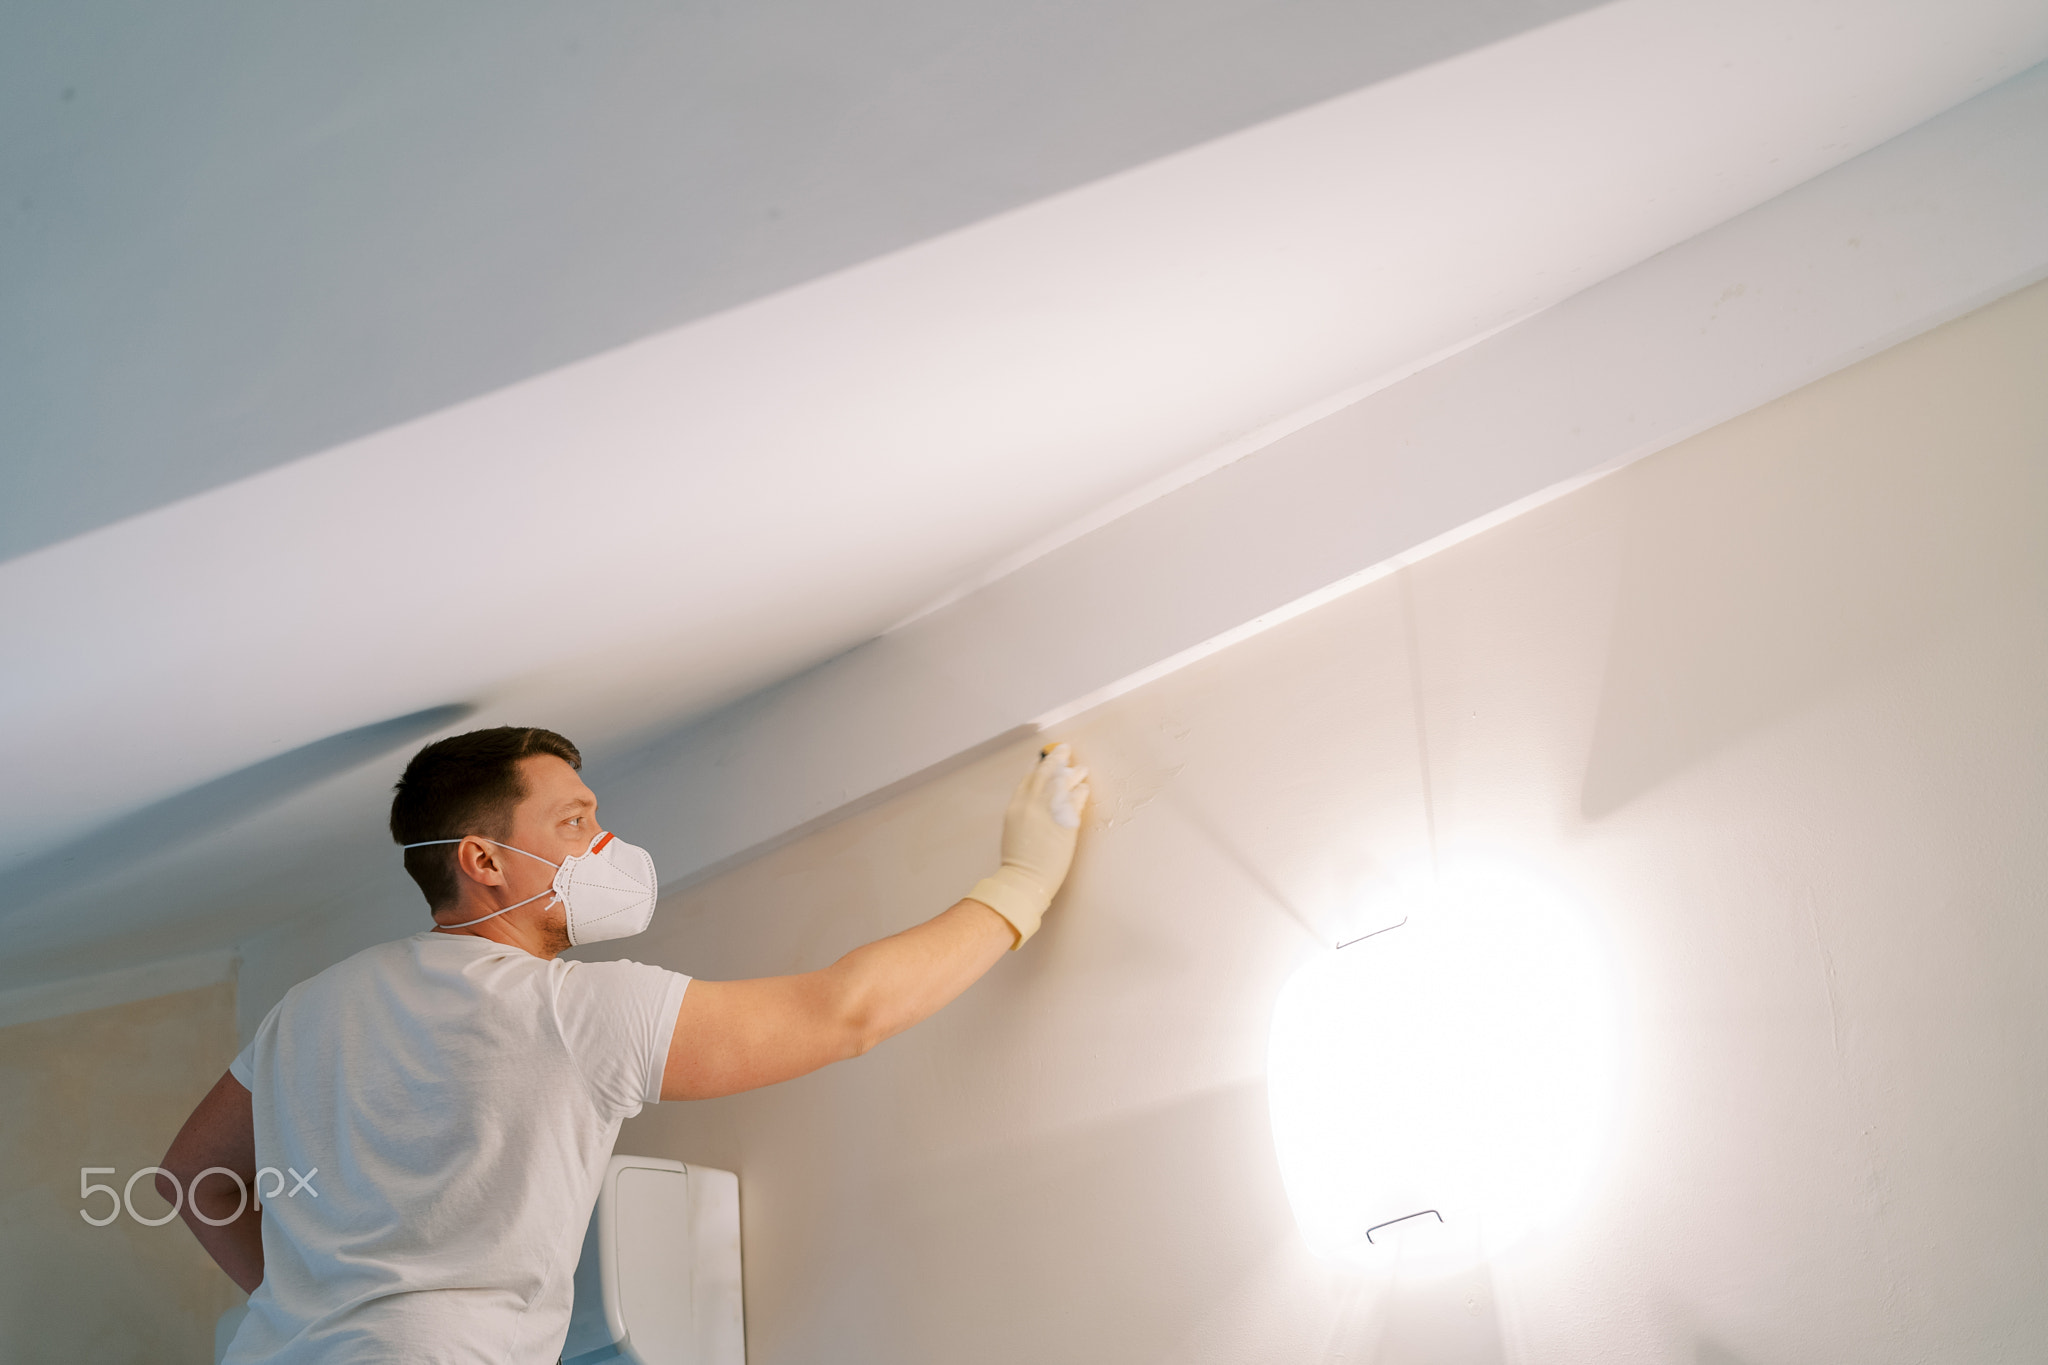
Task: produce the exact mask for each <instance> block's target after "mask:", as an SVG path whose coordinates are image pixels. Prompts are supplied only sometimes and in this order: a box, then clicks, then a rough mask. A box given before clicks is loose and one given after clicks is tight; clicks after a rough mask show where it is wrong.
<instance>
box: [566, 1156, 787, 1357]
mask: <svg viewBox="0 0 2048 1365" xmlns="http://www.w3.org/2000/svg"><path fill="white" fill-rule="evenodd" d="M746 1357H747V1352H746V1331H745V1325H744V1316H743V1312H742V1307H741V1299H740V1182H739V1177H738V1176H736V1175H734V1174H733V1173H732V1172H730V1171H715V1170H712V1169H710V1168H709V1167H706V1166H686V1165H684V1164H683V1163H682V1162H680V1161H669V1160H665V1159H664V1158H661V1157H646V1156H614V1157H613V1158H612V1159H611V1164H610V1165H609V1166H608V1167H606V1169H605V1173H604V1185H603V1187H602V1188H601V1189H600V1190H599V1191H598V1196H597V1208H596V1209H595V1210H594V1211H593V1212H592V1214H591V1216H590V1229H589V1231H588V1232H587V1233H586V1234H585V1235H584V1239H583V1256H582V1259H581V1260H579V1261H578V1262H577V1265H576V1306H575V1308H574V1309H573V1310H572V1311H571V1313H570V1316H569V1335H568V1338H567V1340H565V1341H564V1342H563V1344H562V1360H563V1362H564V1365H598V1362H600V1361H610V1360H619V1361H626V1362H629V1365H745V1361H746Z"/></svg>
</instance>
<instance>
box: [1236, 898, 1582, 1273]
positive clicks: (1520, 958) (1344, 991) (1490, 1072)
mask: <svg viewBox="0 0 2048 1365" xmlns="http://www.w3.org/2000/svg"><path fill="white" fill-rule="evenodd" d="M1404 913H1405V915H1406V917H1407V918H1406V922H1405V923H1403V924H1401V925H1400V927H1398V928H1394V929H1389V930H1387V931H1386V932H1383V933H1378V934H1375V935H1373V936H1372V937H1370V938H1366V939H1364V940H1362V941H1359V942H1355V943H1352V944H1351V945H1350V946H1348V947H1344V948H1341V949H1337V950H1334V951H1327V952H1325V953H1323V954H1321V955H1320V956H1318V957H1316V958H1314V959H1312V960H1310V961H1309V962H1308V963H1306V964H1305V965H1304V966H1302V967H1301V969H1300V970H1298V971H1297V972H1296V973H1295V974H1294V976H1293V977H1292V978H1291V979H1290V980H1289V981H1288V983H1287V985H1286V987H1285V988H1284V989H1283V990H1282V991H1281V993H1280V1000H1279V1003H1278V1005H1277V1006H1276V1007H1275V1010H1274V1015H1273V1032H1272V1038H1271V1043H1270V1050H1269V1053H1268V1068H1267V1084H1268V1093H1269V1097H1270V1103H1271V1106H1272V1117H1273V1140H1274V1146H1275V1148H1276V1149H1277V1151H1278V1154H1279V1159H1280V1171H1281V1175H1282V1178H1283V1179H1284V1181H1285V1183H1286V1186H1287V1194H1288V1199H1289V1201H1290V1202H1291V1203H1292V1204H1293V1206H1294V1215H1295V1219H1296V1221H1297V1222H1298V1223H1299V1224H1300V1227H1301V1232H1302V1236H1303V1237H1304V1238H1305V1239H1306V1240H1307V1242H1308V1244H1309V1246H1310V1248H1311V1249H1313V1250H1314V1251H1315V1252H1316V1253H1318V1254H1319V1255H1322V1256H1325V1257H1329V1258H1332V1259H1335V1260H1338V1261H1341V1262H1345V1263H1349V1264H1352V1265H1356V1266H1360V1267H1366V1266H1371V1265H1376V1264H1377V1265H1384V1266H1388V1267H1391V1266H1393V1265H1394V1264H1395V1263H1396V1262H1397V1261H1398V1264H1399V1266H1400V1268H1401V1271H1402V1273H1403V1274H1409V1273H1414V1272H1417V1271H1420V1272H1422V1273H1424V1274H1428V1273H1431V1272H1449V1271H1452V1270H1456V1269H1461V1268H1464V1267H1468V1266H1471V1265H1473V1264H1476V1263H1478V1262H1479V1261H1481V1260H1484V1259H1487V1258H1490V1257H1492V1256H1496V1255H1498V1254H1500V1253H1501V1252H1502V1251H1505V1250H1506V1249H1507V1248H1508V1247H1510V1246H1512V1245H1514V1244H1515V1243H1517V1242H1519V1241H1522V1240H1523V1239H1524V1238H1526V1237H1527V1236H1528V1235H1529V1234H1531V1233H1532V1232H1535V1231H1537V1230H1538V1229H1540V1228H1542V1227H1544V1226H1546V1225H1550V1224H1554V1223H1555V1222H1557V1221H1558V1220H1559V1219H1561V1218H1563V1217H1564V1216H1566V1215H1567V1214H1569V1213H1570V1211H1571V1209H1572V1207H1573V1205H1574V1204H1575V1203H1576V1202H1577V1200H1578V1198H1579V1196H1580V1195H1581V1193H1582V1192H1583V1191H1584V1189H1585V1187H1586V1184H1587V1181H1588V1179H1589V1178H1590V1176H1591V1175H1592V1173H1593V1170H1594V1167H1595V1165H1596V1164H1597V1162H1598V1160H1599V1157H1600V1153H1601V1151H1602V1148H1603V1147H1604V1145H1605V1141H1606V1138H1607V1135H1608V1129H1609V1126H1610V1123H1611V1120H1612V1117H1613V1113H1614V1110H1615V1088H1616V1081H1617V1065H1616V1064H1617V1052H1618V1048H1617V1043H1618V1030H1617V1027H1616V992H1615V990H1614V986H1613V980H1612V972H1611V970H1610V968H1609V967H1608V964H1607V960H1606V955H1605V954H1604V953H1603V952H1602V950H1601V945H1600V943H1599V941H1598V939H1597V938H1596V937H1595V935H1594V934H1593V933H1592V931H1591V928H1590V926H1589V925H1588V924H1587V922H1586V919H1585V917H1584V915H1583V914H1581V913H1579V912H1578V911H1576V910H1575V909H1574V907H1573V906H1572V905H1571V904H1570V903H1569V901H1568V900H1566V899H1565V898H1564V897H1562V896H1561V895H1559V894H1558V893H1557V892H1556V891H1555V890H1552V889H1550V888H1547V887H1546V886H1544V885H1543V884H1542V883H1541V882H1540V881H1538V880H1537V879H1535V878H1532V877H1529V876H1526V875H1520V874H1517V873H1515V872H1513V871H1511V870H1506V869H1502V868H1498V867H1493V868H1478V867H1474V868H1468V869H1465V870H1461V871H1459V872H1456V873H1454V874H1452V875H1450V876H1447V877H1446V878H1444V879H1443V880H1441V881H1440V882H1439V883H1438V884H1437V885H1436V886H1435V887H1433V888H1430V889H1429V890H1427V891H1425V892H1419V893H1416V894H1413V895H1410V896H1407V897H1404V898H1402V899H1401V903H1400V904H1399V905H1398V906H1396V907H1395V908H1394V910H1393V914H1392V916H1390V917H1389V918H1392V919H1395V920H1398V919H1400V917H1401V916H1402V915H1403V914H1404Z"/></svg>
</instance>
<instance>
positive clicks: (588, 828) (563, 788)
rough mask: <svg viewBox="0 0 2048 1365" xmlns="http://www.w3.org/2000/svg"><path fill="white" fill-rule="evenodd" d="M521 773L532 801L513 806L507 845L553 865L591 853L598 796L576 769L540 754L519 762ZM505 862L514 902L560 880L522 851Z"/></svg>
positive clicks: (558, 910)
mask: <svg viewBox="0 0 2048 1365" xmlns="http://www.w3.org/2000/svg"><path fill="white" fill-rule="evenodd" d="M519 775H520V778H521V779H522V780H523V781H524V782H525V784H526V799H525V800H524V801H521V802H520V803H519V804H518V805H517V806H515V807H513V810H512V832H511V834H510V835H508V836H507V837H506V839H505V842H506V843H508V844H510V845H512V847H513V848H521V849H525V850H526V851H527V852H528V853H532V854H537V855H538V856H539V857H541V858H546V859H547V860H548V862H553V863H559V862H561V861H562V860H563V859H565V858H573V857H575V856H576V855H577V854H579V853H582V852H584V851H585V850H586V849H588V848H589V847H590V841H591V839H593V838H594V837H596V834H597V797H596V796H595V795H594V794H592V792H591V790H590V788H588V787H586V786H584V785H583V779H582V778H580V777H578V776H577V775H576V770H575V769H574V768H572V767H570V766H569V765H568V764H567V763H564V762H563V761H562V760H561V759H559V758H556V757H555V756H554V755H553V754H536V755H534V756H533V757H532V758H522V759H520V760H519ZM500 859H501V864H500V865H501V866H503V867H504V869H505V874H506V885H507V887H508V889H510V890H511V891H512V893H513V895H512V899H514V900H519V899H522V898H523V897H526V896H530V895H535V894H537V893H539V892H541V891H545V890H546V889H547V888H548V886H549V884H550V883H552V882H553V881H554V879H555V869H554V868H552V867H549V866H548V865H547V863H542V862H537V861H535V859H533V858H522V857H520V856H519V855H518V854H517V853H501V854H500ZM554 909H555V914H556V915H557V916H561V915H563V914H564V912H563V911H562V910H561V907H559V906H557V907H555V908H554Z"/></svg>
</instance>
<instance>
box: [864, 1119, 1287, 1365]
mask: <svg viewBox="0 0 2048 1365" xmlns="http://www.w3.org/2000/svg"><path fill="white" fill-rule="evenodd" d="M1271 1150H1272V1141H1271V1136H1270V1124H1269V1121H1268V1119H1267V1115H1266V1091H1265V1087H1264V1085H1262V1084H1259V1083H1257V1082H1249V1083H1243V1084H1238V1085H1232V1086H1226V1087H1222V1088H1219V1089H1215V1090H1209V1091H1205V1092H1202V1093H1200V1094H1196V1095H1192V1096H1189V1097H1188V1098H1186V1099H1183V1100H1179V1101H1176V1102H1174V1103H1171V1104H1166V1105H1161V1106H1158V1107H1155V1108H1150V1109H1146V1110H1143V1111H1140V1112H1138V1113H1135V1114H1129V1115H1123V1116H1119V1117H1117V1118H1114V1119H1108V1120H1104V1121H1101V1122H1097V1123H1090V1124H1086V1125H1081V1126H1077V1127H1073V1128H1068V1129H1065V1130H1062V1131H1059V1132H1056V1133H1052V1134H1047V1135H1044V1136H1042V1137H1037V1138H1034V1139H1031V1140H1029V1141H1026V1142H1022V1143H1019V1144H1017V1145H1015V1146H1013V1147H1009V1148H1006V1149H1001V1150H995V1151H988V1150H983V1151H979V1152H976V1153H975V1154H974V1155H973V1156H972V1157H969V1158H964V1159H956V1160H949V1161H946V1162H944V1163H942V1164H939V1165H937V1166H936V1167H935V1168H932V1169H926V1170H922V1171H918V1172H914V1173H907V1174H906V1175H903V1176H898V1177H897V1178H895V1179H892V1180H889V1181H887V1182H882V1185H881V1187H879V1188H874V1189H872V1190H871V1191H869V1197H870V1198H871V1199H872V1200H873V1201H874V1202H873V1206H872V1207H871V1208H870V1209H869V1210H868V1211H867V1212H866V1215H865V1216H863V1217H861V1218H857V1219H853V1220H850V1221H849V1222H847V1223H843V1224H842V1225H841V1226H846V1227H859V1228H862V1229H864V1232H863V1236H864V1237H865V1238H880V1239H886V1241H887V1242H888V1243H890V1244H891V1245H890V1247H889V1251H888V1253H887V1254H886V1255H884V1256H881V1257H874V1256H873V1253H872V1252H871V1251H870V1252H868V1253H865V1255H866V1256H867V1257H868V1258H869V1259H871V1260H872V1261H873V1262H874V1269H875V1272H876V1273H879V1274H881V1275H886V1276H887V1277H888V1279H889V1280H890V1281H893V1283H885V1284H873V1283H870V1284H868V1285H865V1286H862V1285H860V1284H858V1283H857V1281H858V1280H859V1279H861V1278H865V1277H854V1281H855V1282H853V1283H842V1290H843V1291H850V1292H854V1293H858V1294H861V1295H862V1296H863V1297H864V1298H868V1299H870V1301H871V1303H872V1304H874V1305H877V1306H879V1305H886V1304H888V1303H890V1302H892V1301H893V1302H901V1303H943V1304H946V1305H947V1307H948V1311H947V1312H946V1313H944V1314H943V1315H931V1314H922V1313H919V1314H887V1316H888V1317H890V1318H893V1319H894V1321H893V1322H888V1323H882V1322H877V1323H875V1324H874V1330H875V1332H876V1336H877V1339H878V1342H880V1341H888V1340H889V1339H890V1338H892V1337H894V1336H896V1334H897V1333H900V1332H903V1331H905V1330H915V1331H918V1332H919V1338H918V1339H916V1340H895V1341H894V1342H893V1343H891V1346H892V1349H889V1350H884V1351H881V1352H880V1353H879V1354H878V1355H877V1356H875V1357H873V1358H888V1357H892V1356H893V1357H894V1358H896V1359H908V1360H974V1359H983V1358H989V1356H990V1354H991V1353H990V1352H989V1351H988V1349H987V1347H988V1342H989V1341H990V1340H991V1339H997V1340H1000V1341H1001V1342H1002V1343H1003V1346H1002V1349H1001V1351H1000V1352H997V1353H995V1354H996V1355H997V1356H998V1357H999V1358H1001V1359H1005V1360H1024V1359H1042V1360H1076V1361H1079V1360H1103V1361H1109V1360H1120V1361H1130V1362H1134V1363H1135V1362H1139V1361H1143V1360H1146V1359H1148V1358H1151V1355H1152V1353H1153V1352H1154V1351H1156V1349H1157V1346H1158V1344H1159V1343H1160V1342H1161V1341H1173V1340H1176V1339H1178V1338H1180V1337H1183V1336H1184V1335H1186V1334H1187V1333H1188V1332H1189V1330H1190V1329H1192V1328H1193V1327H1194V1326H1195V1325H1196V1324H1198V1323H1199V1322H1201V1321H1202V1319H1203V1318H1205V1317H1206V1316H1207V1315H1208V1312H1209V1308H1210V1305H1212V1304H1214V1303H1215V1302H1216V1301H1217V1300H1219V1299H1220V1298H1221V1297H1223V1296H1224V1295H1225V1294H1227V1292H1228V1291H1229V1290H1230V1289H1231V1288H1232V1287H1234V1286H1235V1285H1236V1284H1238V1283H1239V1282H1240V1281H1241V1280H1242V1279H1243V1278H1244V1277H1245V1276H1246V1274H1247V1273H1249V1272H1250V1270H1251V1269H1252V1268H1253V1267H1254V1266H1256V1265H1257V1264H1258V1263H1259V1262H1260V1261H1261V1260H1263V1259H1265V1258H1266V1257H1267V1256H1269V1255H1270V1254H1271V1252H1272V1250H1273V1247H1274V1245H1275V1244H1276V1243H1277V1241H1278V1240H1279V1239H1280V1238H1282V1237H1284V1236H1291V1235H1292V1227H1291V1225H1286V1224H1282V1223H1276V1222H1275V1221H1274V1219H1273V1217H1272V1214H1273V1211H1274V1210H1276V1209H1278V1210H1281V1211H1283V1212H1284V1210H1285V1208H1286V1199H1285V1196H1284V1195H1282V1194H1281V1192H1280V1190H1279V1188H1278V1187H1279V1171H1278V1169H1277V1167H1275V1166H1274V1164H1273V1161H1272V1158H1271V1155H1270V1154H1271ZM1261 1153H1263V1154H1265V1155H1264V1157H1263V1159H1257V1158H1259V1156H1260V1154H1261ZM1248 1158H1250V1159H1249V1160H1248ZM1162 1246H1169V1247H1173V1248H1175V1249H1176V1251H1175V1254H1173V1255H1169V1256H1165V1257H1162V1256H1161V1255H1160V1248H1161V1247H1162ZM876 1291H879V1292H876ZM1051 1304H1057V1305H1059V1311H1058V1312H1057V1313H1048V1312H1046V1307H1047V1305H1051ZM872 1315H873V1313H872V1308H871V1309H870V1313H869V1314H868V1316H872ZM828 1316H829V1317H832V1318H838V1319H840V1320H842V1321H843V1320H844V1319H843V1317H842V1316H841V1314H840V1313H839V1312H838V1311H836V1310H834V1311H832V1312H830V1313H829V1314H828ZM1084 1329H1085V1335H1086V1337H1087V1341H1086V1342H1085V1344H1084V1343H1081V1342H1077V1341H1076V1339H1075V1334H1076V1332H1077V1331H1083V1330H1084ZM876 1344H877V1343H870V1345H871V1347H872V1346H874V1345H876Z"/></svg>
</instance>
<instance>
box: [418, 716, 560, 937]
mask: <svg viewBox="0 0 2048 1365" xmlns="http://www.w3.org/2000/svg"><path fill="white" fill-rule="evenodd" d="M536 754H553V755H554V756H555V757H556V758H559V759H561V760H562V761H563V762H564V763H567V764H568V765H569V766H570V767H572V768H578V769H580V768H582V766H583V755H582V754H580V753H578V752H577V751H576V746H575V745H573V744H571V743H570V742H569V741H568V740H566V739H563V738H562V737H561V736H560V735H558V734H556V733H555V732H554V731H553V730H542V729H538V728H536V727H534V726H531V725H500V726H497V727H496V728H494V729H490V730H471V731H470V732H469V733H468V734H466V735H450V736H449V737H448V738H446V739H437V740H435V741H434V742H433V743H432V744H429V745H428V746H427V747H426V748H424V749H422V750H420V751H419V752H418V753H416V754H414V755H413V758H412V762H410V763H408V764H406V765H405V776H403V777H401V778H399V779H398V785H397V786H396V787H395V788H393V789H392V790H393V792H394V793H395V794H394V795H393V796H392V798H391V839H392V842H394V843H399V844H417V843H422V842H424V841H426V840H428V839H460V838H462V837H463V836H464V835H469V834H481V835H483V836H484V837H485V838H486V839H504V838H507V837H509V836H510V835H511V833H512V811H513V808H514V807H516V806H517V805H518V804H519V803H520V802H521V801H524V800H525V799H526V783H525V782H523V781H522V780H521V779H520V775H519V760H520V759H522V758H532V757H533V756H535V755H536ZM405 870H406V871H407V872H409V873H411V874H412V879H413V880H414V881H416V882H418V883H419V884H420V890H421V891H422V892H423V893H424V894H425V895H426V898H427V906H428V909H429V910H438V909H440V908H441V907H442V906H444V905H448V904H451V903H452V902H453V901H454V900H455V895H456V890H457V888H458V887H459V886H460V885H461V882H460V876H461V874H460V873H459V872H457V871H456V867H455V845H453V844H437V845H435V846H434V847H432V848H410V849H407V850H406V851H405Z"/></svg>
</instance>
